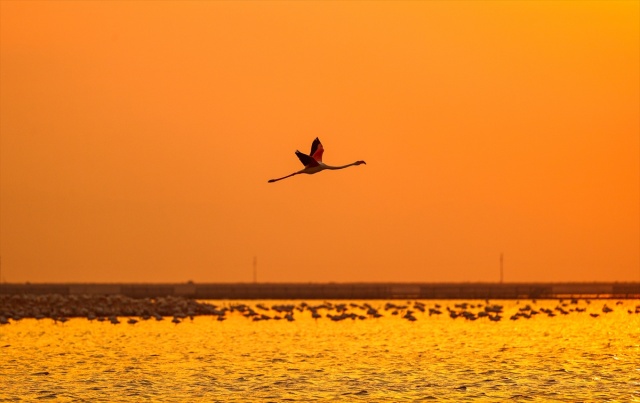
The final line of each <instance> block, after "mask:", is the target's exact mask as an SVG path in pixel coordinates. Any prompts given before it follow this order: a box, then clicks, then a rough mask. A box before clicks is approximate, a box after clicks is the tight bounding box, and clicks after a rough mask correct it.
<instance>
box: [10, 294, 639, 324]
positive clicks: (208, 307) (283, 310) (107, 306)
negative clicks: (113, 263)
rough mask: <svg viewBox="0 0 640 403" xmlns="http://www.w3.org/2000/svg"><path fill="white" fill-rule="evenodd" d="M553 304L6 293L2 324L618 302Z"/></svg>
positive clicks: (525, 310)
mask: <svg viewBox="0 0 640 403" xmlns="http://www.w3.org/2000/svg"><path fill="white" fill-rule="evenodd" d="M609 303H610V301H609ZM217 304H219V305H217ZM550 304H552V305H555V306H554V307H553V308H547V307H541V306H538V303H537V302H536V301H535V300H532V301H517V305H516V306H517V312H515V313H514V312H513V308H511V310H510V312H509V314H508V315H507V314H506V313H505V309H504V305H502V304H499V303H491V302H490V301H483V302H482V301H474V302H452V303H451V304H446V305H445V304H444V302H443V301H430V302H421V301H406V302H398V301H394V302H381V301H369V302H362V301H358V302H355V301H354V302H340V303H335V302H322V303H307V302H296V303H295V304H294V303H283V304H271V305H269V304H266V303H264V302H257V303H255V304H248V303H240V302H237V303H236V302H233V301H226V302H224V303H219V302H216V304H214V303H211V302H203V301H196V300H193V299H189V298H182V297H162V298H145V299H135V298H129V297H125V296H121V295H69V296H63V295H0V324H2V325H6V324H10V323H11V322H12V321H13V322H16V321H19V320H21V319H23V318H34V319H51V320H53V321H54V322H55V323H60V324H64V323H65V322H67V321H68V320H69V318H86V319H88V320H90V321H98V322H109V323H112V324H114V325H117V324H120V323H122V322H126V323H128V324H129V325H135V324H137V323H138V322H140V321H146V320H151V319H153V320H157V321H161V320H165V319H167V320H170V321H171V322H173V323H175V324H176V325H177V324H179V323H181V322H183V321H184V320H186V319H191V320H193V319H194V317H195V316H210V317H212V318H213V319H215V320H217V321H220V322H223V321H225V320H226V319H228V318H230V317H233V316H236V317H243V318H246V319H247V320H251V321H254V322H259V321H269V320H281V321H287V322H293V321H295V320H296V319H298V318H305V317H306V318H311V319H314V320H316V321H317V320H330V321H333V322H341V321H348V320H351V321H361V320H379V319H382V318H385V317H398V318H402V319H404V320H407V321H410V322H415V321H417V320H419V319H420V320H423V319H427V318H429V317H431V316H441V315H442V316H448V317H450V318H451V319H456V320H468V321H476V320H487V321H493V322H498V321H501V320H503V319H505V318H506V319H509V320H513V321H515V320H521V319H531V318H533V317H536V316H546V317H555V316H564V315H569V314H579V315H589V316H590V317H593V318H597V317H599V316H601V315H606V314H608V313H611V312H614V311H615V310H616V309H618V307H617V306H616V307H615V308H614V307H610V306H609V304H608V303H607V302H605V303H604V304H603V305H602V306H601V307H598V306H596V305H597V304H595V303H594V304H592V303H591V301H589V300H577V299H571V300H557V301H555V300H554V301H545V303H544V305H547V306H550ZM623 304H624V303H623V302H622V301H618V302H616V305H623ZM620 309H626V311H627V313H629V314H640V305H637V306H635V308H633V307H628V306H627V307H624V308H620Z"/></svg>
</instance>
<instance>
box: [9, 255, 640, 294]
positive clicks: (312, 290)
mask: <svg viewBox="0 0 640 403" xmlns="http://www.w3.org/2000/svg"><path fill="white" fill-rule="evenodd" d="M255 265H256V263H255V261H254V266H255ZM0 294H5V295H7V294H9V295H11V294H13V295H20V294H36V295H44V294H60V295H124V296H127V297H132V298H157V297H166V296H176V297H187V298H194V299H545V298H592V299H597V298H618V299H623V298H640V283H638V282H634V283H502V282H501V283H308V284H303V283H257V275H254V282H253V283H236V284H232V283H217V284H216V283H202V284H198V283H193V282H189V283H179V284H168V283H167V284H162V283H159V284H153V283H149V284H140V283H138V284H55V283H51V284H30V283H26V284H13V283H4V284H2V285H1V286H0Z"/></svg>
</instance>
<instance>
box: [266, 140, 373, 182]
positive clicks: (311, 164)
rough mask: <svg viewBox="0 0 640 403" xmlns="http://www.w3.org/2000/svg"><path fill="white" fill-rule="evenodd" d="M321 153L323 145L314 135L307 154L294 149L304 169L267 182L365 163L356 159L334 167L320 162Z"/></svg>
mask: <svg viewBox="0 0 640 403" xmlns="http://www.w3.org/2000/svg"><path fill="white" fill-rule="evenodd" d="M322 153H324V147H322V143H320V139H319V138H317V137H316V139H315V140H313V144H311V153H309V155H307V154H304V153H301V152H300V151H297V150H296V156H297V157H298V159H299V160H300V162H302V165H304V169H301V170H300V171H298V172H294V173H292V174H290V175H287V176H283V177H282V178H277V179H269V183H271V182H277V181H279V180H282V179H286V178H289V177H291V176H293V175H298V174H315V173H317V172H320V171H324V170H325V169H344V168H347V167H350V166H352V165H360V164H365V165H366V164H367V163H366V162H364V161H356V162H352V163H351V164H347V165H342V166H337V167H334V166H331V165H327V164H325V163H324V162H322Z"/></svg>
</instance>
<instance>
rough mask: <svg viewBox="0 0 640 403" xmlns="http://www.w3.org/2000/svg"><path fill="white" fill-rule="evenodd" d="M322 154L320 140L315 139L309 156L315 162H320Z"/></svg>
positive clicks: (322, 148) (322, 149)
mask: <svg viewBox="0 0 640 403" xmlns="http://www.w3.org/2000/svg"><path fill="white" fill-rule="evenodd" d="M322 153H324V147H323V146H322V143H321V142H320V139H319V138H317V137H316V139H315V140H313V144H311V153H309V155H310V156H311V157H312V158H313V159H314V160H316V161H318V162H322Z"/></svg>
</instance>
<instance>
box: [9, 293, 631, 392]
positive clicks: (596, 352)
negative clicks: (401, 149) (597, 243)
mask: <svg viewBox="0 0 640 403" xmlns="http://www.w3.org/2000/svg"><path fill="white" fill-rule="evenodd" d="M210 302H211V303H215V304H216V305H219V306H225V304H226V305H231V304H237V303H238V302H237V301H210ZM351 302H352V301H349V302H347V303H351ZM356 302H357V303H364V302H363V301H359V302H358V301H356ZM366 302H368V303H369V304H371V305H372V306H374V307H377V308H380V312H381V313H382V314H383V315H384V316H383V317H381V318H377V319H371V318H368V319H366V320H359V319H355V320H351V319H347V320H343V321H339V322H334V321H332V320H330V319H328V318H326V317H325V316H324V314H325V313H326V312H323V317H322V318H320V319H317V320H314V319H312V318H311V314H310V312H308V311H305V312H299V311H296V313H295V321H292V322H289V321H286V320H279V321H276V320H265V321H258V322H254V321H252V320H250V319H247V318H245V317H243V316H241V315H240V314H239V313H238V312H235V313H233V314H228V315H227V317H228V319H227V320H225V321H217V320H216V318H215V317H211V316H200V317H195V318H194V319H193V320H190V319H186V320H184V321H183V322H182V323H180V324H177V325H176V324H174V323H172V322H171V318H165V319H164V320H162V321H156V320H155V319H150V320H146V321H143V320H139V322H138V323H136V324H128V323H126V319H127V318H121V321H122V323H121V324H118V325H112V324H111V323H109V322H108V321H106V322H98V321H95V320H94V321H89V320H87V319H83V318H74V319H70V320H69V321H68V322H66V323H54V322H53V321H52V320H50V319H43V320H36V319H22V320H19V321H12V322H11V323H10V324H8V325H3V326H2V327H0V401H33V400H48V399H50V400H53V401H91V402H95V401H104V402H115V401H124V402H138V401H175V402H183V401H184V402H192V401H207V402H209V401H221V402H230V401H235V402H247V401H265V402H266V401H274V402H280V401H301V402H308V401H362V402H378V401H379V402H398V401H423V400H424V401H431V400H436V401H438V400H439V401H507V400H508V401H540V402H542V401H545V402H546V401H620V402H629V401H640V314H635V313H629V311H634V309H635V307H636V306H637V305H640V301H624V302H622V303H619V304H617V305H616V302H615V301H592V302H591V303H590V304H587V302H586V301H579V302H578V304H577V305H576V306H579V307H583V308H584V309H586V312H571V313H570V314H567V315H562V314H558V315H557V316H555V317H549V316H547V315H546V314H540V315H535V316H534V317H532V318H531V319H524V318H519V319H518V320H510V319H509V318H510V316H511V315H513V314H515V313H517V312H518V311H519V309H520V308H521V307H522V306H523V305H525V304H531V305H532V306H533V307H534V308H535V309H539V308H542V307H546V308H549V309H554V308H555V307H557V306H558V301H538V302H536V303H535V304H533V303H532V302H531V301H498V302H497V303H500V304H502V305H504V316H503V319H502V320H501V321H499V322H492V321H489V320H488V319H487V318H480V319H478V320H475V321H471V320H466V319H464V318H461V317H459V318H457V319H452V318H450V317H449V315H448V314H447V311H446V310H445V309H446V307H452V308H453V305H454V303H455V302H456V301H423V302H424V304H425V305H426V307H427V308H429V307H434V306H435V304H440V305H441V310H442V311H443V314H442V315H431V316H430V315H429V314H428V312H425V313H422V312H419V311H418V312H414V315H415V317H416V319H417V320H416V321H414V322H410V321H408V320H406V319H403V318H402V317H401V316H402V315H391V314H390V312H389V311H384V310H383V309H382V308H383V307H384V305H385V303H386V302H387V301H366ZM482 302H484V301H482ZM245 303H246V304H248V305H252V306H255V305H256V304H257V303H262V304H264V305H266V306H273V305H275V304H281V303H291V304H298V303H300V301H246V302H245ZM605 303H606V304H607V305H608V306H609V307H611V308H612V309H613V312H610V313H606V314H605V313H603V312H602V307H603V305H604V304H605ZM590 313H593V314H596V313H597V314H599V316H598V317H592V316H591V315H590ZM271 314H273V312H272V311H270V315H271Z"/></svg>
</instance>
